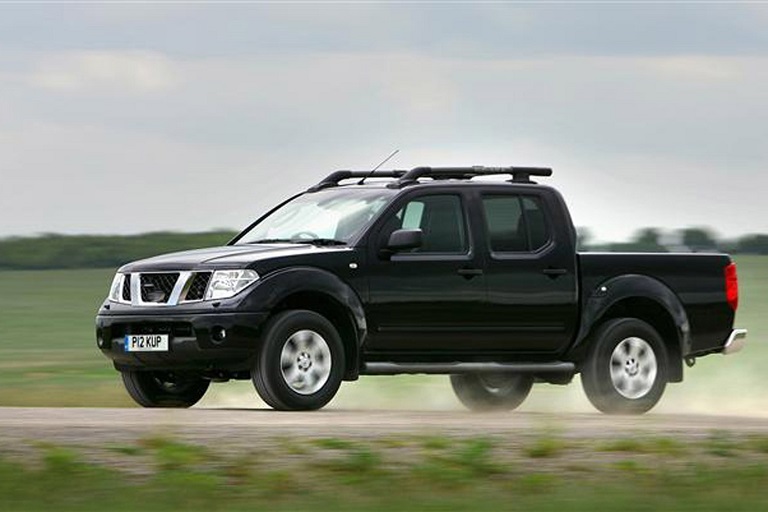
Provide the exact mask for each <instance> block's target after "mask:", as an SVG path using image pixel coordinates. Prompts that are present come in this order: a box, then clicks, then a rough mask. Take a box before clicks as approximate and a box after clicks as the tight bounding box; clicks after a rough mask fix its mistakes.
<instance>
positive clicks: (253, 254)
mask: <svg viewBox="0 0 768 512" xmlns="http://www.w3.org/2000/svg"><path fill="white" fill-rule="evenodd" d="M349 250H351V249H350V248H349V247H346V246H333V247H324V246H321V247H318V246H315V245H309V244H290V243H281V244H253V245H226V246H222V247H208V248H205V249H195V250H191V251H182V252H173V253H169V254H162V255H160V256H154V257H152V258H147V259H144V260H138V261H134V262H132V263H128V264H126V265H123V266H122V267H121V268H120V272H124V273H129V272H156V271H171V270H199V269H223V268H228V269H235V268H247V267H250V266H251V265H252V264H253V263H256V262H258V261H264V260H267V259H272V258H283V257H290V256H301V255H305V254H312V253H318V252H337V251H349Z"/></svg>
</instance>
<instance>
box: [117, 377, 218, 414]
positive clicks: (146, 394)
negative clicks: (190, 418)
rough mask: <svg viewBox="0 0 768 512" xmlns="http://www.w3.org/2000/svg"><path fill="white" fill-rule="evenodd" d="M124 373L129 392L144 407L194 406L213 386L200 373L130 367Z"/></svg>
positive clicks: (124, 380)
mask: <svg viewBox="0 0 768 512" xmlns="http://www.w3.org/2000/svg"><path fill="white" fill-rule="evenodd" d="M121 375H122V377H123V384H124V385H125V389H126V390H127V391H128V394H129V395H131V398H133V400H134V401H135V402H136V403H137V404H139V405H141V406H142V407H176V408H186V407H191V406H193V405H195V404H196V403H197V402H199V401H200V399H201V398H203V395H205V392H206V391H207V390H208V386H209V385H210V381H208V380H206V379H203V378H200V377H199V376H197V375H185V374H177V373H173V372H148V371H144V372H140V371H130V370H128V371H123V372H121Z"/></svg>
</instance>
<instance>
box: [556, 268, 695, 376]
mask: <svg viewBox="0 0 768 512" xmlns="http://www.w3.org/2000/svg"><path fill="white" fill-rule="evenodd" d="M616 318H636V319H638V320H642V321H643V322H646V323H647V324H649V325H650V326H651V327H653V328H654V329H655V330H656V332H658V333H659V335H660V336H661V338H662V340H663V341H664V345H665V347H666V349H667V356H668V361H669V368H668V370H669V372H668V377H669V382H680V381H682V380H683V357H684V355H685V354H686V353H688V352H689V351H690V325H689V323H688V316H687V314H686V313H685V309H684V308H683V305H682V303H681V302H680V300H679V299H678V297H677V295H675V293H674V292H673V291H672V290H670V289H669V288H668V287H667V286H666V285H665V284H664V283H662V282H660V281H658V280H656V279H654V278H651V277H648V276H641V275H627V276H620V277H617V278H614V279H611V280H608V281H606V282H605V283H603V284H601V285H599V286H598V287H596V289H595V291H594V292H593V293H592V295H591V296H590V297H589V298H588V299H587V301H586V303H585V307H584V310H583V312H582V320H581V329H580V331H579V334H578V336H577V338H576V342H575V343H574V345H573V347H572V349H571V351H570V355H571V358H572V359H574V360H577V361H583V360H584V358H585V357H586V355H587V353H588V352H589V350H590V342H591V340H592V339H593V337H594V333H595V332H596V331H597V330H598V329H600V327H601V326H602V325H604V324H605V323H606V322H608V321H611V320H613V319H616Z"/></svg>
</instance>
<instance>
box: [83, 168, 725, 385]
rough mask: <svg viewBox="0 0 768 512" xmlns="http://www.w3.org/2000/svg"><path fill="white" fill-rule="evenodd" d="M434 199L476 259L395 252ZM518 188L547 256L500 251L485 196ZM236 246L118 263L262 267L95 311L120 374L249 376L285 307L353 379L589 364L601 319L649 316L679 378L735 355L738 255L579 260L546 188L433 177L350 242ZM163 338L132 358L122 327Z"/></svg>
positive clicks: (566, 219) (564, 214) (402, 193)
mask: <svg viewBox="0 0 768 512" xmlns="http://www.w3.org/2000/svg"><path fill="white" fill-rule="evenodd" d="M368 187H381V188H384V187H382V185H381V184H370V185H369V184H366V185H350V186H345V187H344V188H347V189H348V191H349V193H350V194H354V193H355V190H356V189H359V188H368ZM337 190H338V189H337ZM307 193H310V194H311V193H316V194H322V193H323V190H319V191H316V192H307ZM436 193H449V194H456V195H458V196H460V198H461V200H462V204H463V207H464V210H465V213H466V219H467V226H466V228H467V232H468V233H469V248H468V250H467V251H466V253H465V254H461V255H424V254H411V253H401V254H386V253H384V252H382V236H383V233H382V230H383V222H384V220H383V219H386V218H387V215H388V214H391V213H392V212H395V211H397V210H398V209H399V208H400V207H401V206H402V205H403V204H405V203H406V202H407V201H409V200H410V199H413V198H414V197H417V196H419V195H423V194H436ZM505 193H514V194H521V195H525V196H530V197H534V198H538V201H539V202H540V204H541V205H543V208H544V211H545V217H546V222H547V225H548V226H549V240H548V241H547V243H546V244H545V245H544V246H543V247H541V248H540V249H539V250H537V251H536V252H533V253H520V254H512V255H510V254H495V253H493V252H492V251H491V249H490V246H489V244H488V242H487V240H486V233H485V231H486V227H485V226H486V225H485V219H484V213H483V211H482V207H481V205H480V198H481V197H482V196H483V195H484V194H505ZM257 223H258V221H257ZM237 241H238V238H236V239H235V240H233V241H232V242H230V245H227V246H224V247H218V248H210V249H201V250H196V251H187V252H182V253H175V254H169V255H164V256H158V257H155V258H150V259H147V260H142V261H138V262H134V263H130V264H128V265H125V266H124V267H122V268H121V269H120V271H121V272H124V273H130V272H148V271H154V272H156V271H170V270H173V271H179V270H216V269H236V268H249V269H253V270H255V271H256V272H258V274H259V275H260V279H259V281H258V282H257V283H256V284H254V285H252V286H251V287H249V288H248V289H246V290H245V291H244V292H242V293H240V294H239V295H237V296H235V297H233V298H231V299H227V300H220V301H206V302H199V303H194V304H187V305H184V304H182V305H178V306H172V307H147V306H141V307H134V306H131V305H126V304H119V303H112V302H109V301H106V302H105V303H104V305H103V306H102V307H101V309H100V310H99V313H98V316H97V318H96V324H97V336H98V338H99V340H100V348H101V349H102V352H103V353H104V354H105V355H106V356H107V357H109V358H110V359H112V360H113V361H114V363H115V366H116V368H118V369H124V368H152V369H189V370H195V371H200V372H205V373H206V374H209V375H211V376H213V377H216V376H220V377H222V378H245V377H247V375H248V372H249V370H250V368H251V367H252V365H253V360H254V357H255V354H256V353H257V349H258V347H259V343H260V334H261V332H262V329H263V326H264V324H265V322H267V321H268V320H269V318H270V316H271V315H273V314H274V313H275V312H277V311H281V310H284V309H288V308H298V309H313V310H316V311H318V312H320V313H321V314H325V315H326V316H328V317H329V318H330V319H331V320H332V322H333V323H334V325H336V326H337V328H338V329H339V331H340V333H341V335H342V338H343V339H344V343H345V348H346V350H347V361H346V362H347V371H346V378H347V379H354V378H356V377H357V376H358V374H360V373H365V364H366V362H395V363H397V362H400V363H407V362H412V363H416V362H448V363H450V362H484V361H487V362H531V363H541V362H572V363H575V365H576V368H577V370H578V365H579V364H580V363H581V362H582V361H583V360H584V358H585V357H586V355H587V351H588V349H589V341H590V333H591V332H592V331H593V329H594V328H595V327H596V326H597V325H599V324H600V323H601V322H603V321H604V320H606V319H608V318H612V317H617V316H636V317H639V318H642V319H644V320H645V321H647V322H649V323H651V324H652V325H653V326H654V327H655V328H656V330H657V331H659V333H660V334H661V335H662V338H663V339H664V341H665V343H666V344H667V347H668V349H669V352H670V355H672V356H674V357H673V358H672V359H671V360H672V361H673V363H674V364H673V368H672V369H671V372H670V373H671V380H673V381H679V380H681V379H682V360H683V358H687V357H695V356H701V355H705V354H708V353H713V352H719V351H722V348H723V344H724V343H725V341H726V339H727V337H728V335H729V333H730V332H731V329H732V326H733V320H734V311H733V310H732V309H731V308H730V306H729V305H728V303H727V301H726V292H725V280H724V268H725V267H726V266H727V265H728V264H729V263H730V262H731V260H730V258H729V257H728V256H727V255H724V254H706V255H700V254H615V253H610V254H593V253H577V251H576V234H575V230H574V228H573V223H572V221H571V218H570V215H569V213H568V209H567V207H566V205H565V203H564V201H563V199H562V197H561V196H560V194H559V193H558V192H557V191H556V190H554V189H552V188H550V187H547V186H541V185H536V184H529V183H509V182H504V183H498V182H481V181H466V180H435V181H432V182H419V183H415V184H412V185H410V186H407V187H403V188H399V189H397V188H395V189H391V200H390V201H389V203H388V204H387V206H385V207H384V208H383V209H382V211H381V212H380V213H379V214H378V215H377V216H376V217H375V218H374V219H373V220H372V221H371V222H370V224H369V225H368V226H367V227H366V229H364V230H363V232H362V233H361V234H359V235H358V236H356V237H355V238H354V239H353V240H352V241H351V242H350V243H349V244H348V245H347V246H313V245H305V244H302V245H296V244H289V243H277V244H259V245H237ZM214 327H216V328H218V327H223V328H225V329H226V330H227V332H228V333H229V334H228V336H227V337H226V339H225V340H224V341H222V342H215V341H214V340H213V339H212V336H211V329H213V328H214ZM153 331H156V332H167V333H169V334H171V340H172V341H171V347H172V349H171V351H170V352H168V353H162V354H155V353H143V354H134V353H124V352H123V350H122V337H123V336H124V335H125V334H128V333H132V332H133V333H139V332H141V333H145V332H153Z"/></svg>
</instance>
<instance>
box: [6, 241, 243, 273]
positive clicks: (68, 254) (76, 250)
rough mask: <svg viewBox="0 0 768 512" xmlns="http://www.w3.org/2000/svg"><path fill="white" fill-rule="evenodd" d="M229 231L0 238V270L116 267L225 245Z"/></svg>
mask: <svg viewBox="0 0 768 512" xmlns="http://www.w3.org/2000/svg"><path fill="white" fill-rule="evenodd" d="M234 236H235V233H234V232H231V231H210V232H206V233H146V234H141V235H126V236H116V235H115V236H101V235H52V234H49V235H42V236H36V237H24V238H21V237H18V238H17V237H14V238H5V239H0V270H43V269H55V268H116V267H119V266H120V265H123V264H124V263H127V262H129V261H134V260H138V259H142V258H148V257H150V256H154V255H157V254H162V253H166V252H174V251H183V250H186V249H195V248H199V247H211V246H217V245H224V244H226V243H227V242H228V241H229V240H230V239H231V238H232V237H234Z"/></svg>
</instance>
